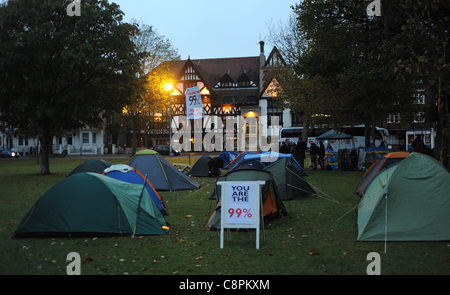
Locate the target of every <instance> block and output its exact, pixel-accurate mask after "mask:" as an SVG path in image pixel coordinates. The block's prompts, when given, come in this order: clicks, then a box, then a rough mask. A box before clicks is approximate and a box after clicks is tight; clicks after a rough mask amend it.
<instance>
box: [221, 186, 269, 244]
mask: <svg viewBox="0 0 450 295" xmlns="http://www.w3.org/2000/svg"><path fill="white" fill-rule="evenodd" d="M265 183H266V182H265V181H219V182H217V185H219V186H220V187H221V197H220V200H221V215H220V216H221V217H220V248H223V239H224V230H225V228H227V229H230V228H254V229H255V230H256V249H259V233H260V225H261V217H262V214H261V210H262V198H261V186H262V185H264V184H265Z"/></svg>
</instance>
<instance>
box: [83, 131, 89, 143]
mask: <svg viewBox="0 0 450 295" xmlns="http://www.w3.org/2000/svg"><path fill="white" fill-rule="evenodd" d="M82 136H83V144H89V133H83V134H82Z"/></svg>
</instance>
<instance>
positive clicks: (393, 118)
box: [387, 114, 400, 123]
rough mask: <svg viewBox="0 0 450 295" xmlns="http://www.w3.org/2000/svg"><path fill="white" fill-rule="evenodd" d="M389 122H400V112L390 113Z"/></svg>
mask: <svg viewBox="0 0 450 295" xmlns="http://www.w3.org/2000/svg"><path fill="white" fill-rule="evenodd" d="M387 122H388V123H400V114H394V115H393V114H389V116H388V119H387Z"/></svg>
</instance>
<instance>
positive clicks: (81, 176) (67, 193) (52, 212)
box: [12, 172, 167, 238]
mask: <svg viewBox="0 0 450 295" xmlns="http://www.w3.org/2000/svg"><path fill="white" fill-rule="evenodd" d="M166 229H167V224H166V221H165V219H164V217H163V216H162V214H161V212H160V211H159V210H158V208H157V207H156V205H155V203H154V202H153V200H152V198H151V197H150V196H149V194H148V192H147V190H145V189H143V186H142V185H137V184H131V183H126V182H123V181H120V180H116V179H113V178H110V177H107V176H104V175H101V174H98V173H91V172H82V173H77V174H75V175H72V176H71V177H67V178H65V179H64V180H62V181H60V182H58V183H57V184H55V185H54V186H53V187H52V188H50V189H49V190H48V191H47V192H46V193H44V194H43V195H42V196H41V197H40V198H39V200H38V201H37V202H36V203H35V204H34V205H33V206H32V208H31V209H30V210H29V211H28V213H27V214H26V215H25V217H24V218H23V219H22V221H21V222H20V224H19V225H18V227H17V229H16V231H15V232H14V233H13V235H12V238H28V237H49V236H51V237H68V236H92V235H95V236H103V235H106V236H109V235H113V236H117V235H123V236H134V235H162V234H166V233H167V232H166Z"/></svg>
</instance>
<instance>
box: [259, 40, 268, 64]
mask: <svg viewBox="0 0 450 295" xmlns="http://www.w3.org/2000/svg"><path fill="white" fill-rule="evenodd" d="M259 48H260V54H259V62H260V66H261V67H263V66H264V65H265V64H266V57H265V56H264V41H259Z"/></svg>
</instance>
